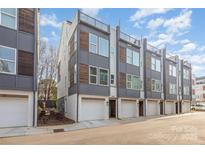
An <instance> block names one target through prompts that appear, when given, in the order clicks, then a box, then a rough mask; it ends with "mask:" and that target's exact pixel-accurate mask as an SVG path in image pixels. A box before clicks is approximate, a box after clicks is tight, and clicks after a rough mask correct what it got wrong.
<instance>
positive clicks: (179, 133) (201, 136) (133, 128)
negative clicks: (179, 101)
mask: <svg viewBox="0 0 205 154" xmlns="http://www.w3.org/2000/svg"><path fill="white" fill-rule="evenodd" d="M0 144H205V112H194V113H189V114H182V115H175V116H167V117H161V118H155V119H148V120H145V121H140V122H133V123H128V124H126V123H122V124H118V125H113V126H105V127H100V128H90V129H83V130H77V131H70V132H63V133H52V134H40V135H31V136H22V137H10V138H0Z"/></svg>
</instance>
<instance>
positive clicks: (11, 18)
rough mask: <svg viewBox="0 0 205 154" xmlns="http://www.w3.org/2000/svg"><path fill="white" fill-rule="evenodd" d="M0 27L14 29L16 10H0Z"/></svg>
mask: <svg viewBox="0 0 205 154" xmlns="http://www.w3.org/2000/svg"><path fill="white" fill-rule="evenodd" d="M0 20H1V21H0V25H3V26H5V27H9V28H12V29H16V25H17V24H16V23H17V22H16V9H15V8H0Z"/></svg>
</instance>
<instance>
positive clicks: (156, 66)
mask: <svg viewBox="0 0 205 154" xmlns="http://www.w3.org/2000/svg"><path fill="white" fill-rule="evenodd" d="M151 62H152V70H155V71H158V72H160V70H161V67H160V60H159V59H156V58H154V57H152V60H151Z"/></svg>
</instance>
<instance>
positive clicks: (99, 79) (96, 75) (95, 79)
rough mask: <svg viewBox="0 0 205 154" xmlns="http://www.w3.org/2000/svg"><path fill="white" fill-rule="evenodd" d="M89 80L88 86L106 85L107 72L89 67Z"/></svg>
mask: <svg viewBox="0 0 205 154" xmlns="http://www.w3.org/2000/svg"><path fill="white" fill-rule="evenodd" d="M89 80H90V84H99V85H108V70H107V69H103V68H98V67H95V66H90V70H89Z"/></svg>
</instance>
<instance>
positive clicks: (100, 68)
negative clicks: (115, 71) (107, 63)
mask: <svg viewBox="0 0 205 154" xmlns="http://www.w3.org/2000/svg"><path fill="white" fill-rule="evenodd" d="M98 69H99V85H101V86H109V83H110V82H109V69H107V68H102V67H98ZM100 70H106V71H107V77H108V78H107V85H104V84H100Z"/></svg>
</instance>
